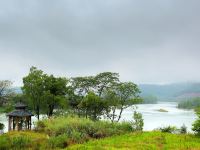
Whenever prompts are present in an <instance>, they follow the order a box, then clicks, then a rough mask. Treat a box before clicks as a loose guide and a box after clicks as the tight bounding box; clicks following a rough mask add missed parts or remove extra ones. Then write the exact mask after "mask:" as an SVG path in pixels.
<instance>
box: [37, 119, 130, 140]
mask: <svg viewBox="0 0 200 150" xmlns="http://www.w3.org/2000/svg"><path fill="white" fill-rule="evenodd" d="M36 129H37V130H38V131H40V132H45V133H46V134H48V135H49V136H59V135H62V134H66V135H67V137H68V138H69V140H70V141H71V142H72V143H81V142H83V141H87V140H88V139H89V138H103V137H108V136H112V135H119V134H124V133H128V132H131V131H133V128H132V125H131V123H127V122H122V123H111V122H108V121H92V120H90V119H85V118H78V117H76V116H73V117H70V116H68V117H58V118H54V119H46V120H43V121H42V123H41V122H40V123H39V124H37V125H36Z"/></svg>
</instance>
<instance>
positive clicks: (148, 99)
mask: <svg viewBox="0 0 200 150" xmlns="http://www.w3.org/2000/svg"><path fill="white" fill-rule="evenodd" d="M142 100H143V101H142V103H143V104H156V103H157V102H158V98H157V97H156V96H154V95H146V96H142Z"/></svg>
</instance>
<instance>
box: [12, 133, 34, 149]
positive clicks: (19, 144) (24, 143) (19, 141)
mask: <svg viewBox="0 0 200 150" xmlns="http://www.w3.org/2000/svg"><path fill="white" fill-rule="evenodd" d="M30 143H31V139H30V138H29V137H28V136H18V137H13V138H12V140H11V145H12V146H13V147H14V148H15V149H24V148H27V147H29V144H30Z"/></svg>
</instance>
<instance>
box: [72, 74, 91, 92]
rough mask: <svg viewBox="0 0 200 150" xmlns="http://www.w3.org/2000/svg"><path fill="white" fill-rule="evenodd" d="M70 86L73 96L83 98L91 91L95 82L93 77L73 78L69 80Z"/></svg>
mask: <svg viewBox="0 0 200 150" xmlns="http://www.w3.org/2000/svg"><path fill="white" fill-rule="evenodd" d="M71 86H72V87H73V89H74V93H75V94H78V95H79V96H85V95H87V93H88V92H89V91H93V89H94V86H95V80H94V77H93V76H86V77H75V78H71Z"/></svg>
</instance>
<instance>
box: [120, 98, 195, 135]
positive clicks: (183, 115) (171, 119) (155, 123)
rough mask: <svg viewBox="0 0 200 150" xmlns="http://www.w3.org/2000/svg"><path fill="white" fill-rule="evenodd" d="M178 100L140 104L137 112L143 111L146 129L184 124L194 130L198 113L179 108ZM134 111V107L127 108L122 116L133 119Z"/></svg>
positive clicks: (127, 119) (125, 118)
mask: <svg viewBox="0 0 200 150" xmlns="http://www.w3.org/2000/svg"><path fill="white" fill-rule="evenodd" d="M177 105H178V104H177V102H158V103H157V104H139V105H137V107H138V108H137V109H136V111H137V112H140V113H142V116H143V119H144V130H145V131H150V130H154V129H155V128H159V127H164V126H168V125H171V126H176V127H178V128H180V127H181V126H182V125H183V124H185V126H186V127H187V129H188V131H190V132H191V131H192V130H191V128H192V124H193V122H194V121H195V119H196V118H197V117H196V114H195V112H194V111H193V110H184V109H179V108H177ZM159 109H164V110H166V111H168V112H160V111H158V110H159ZM133 113H134V109H133V108H131V107H130V108H127V109H126V110H125V111H124V113H123V116H122V119H123V120H126V121H129V120H132V116H133Z"/></svg>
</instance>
